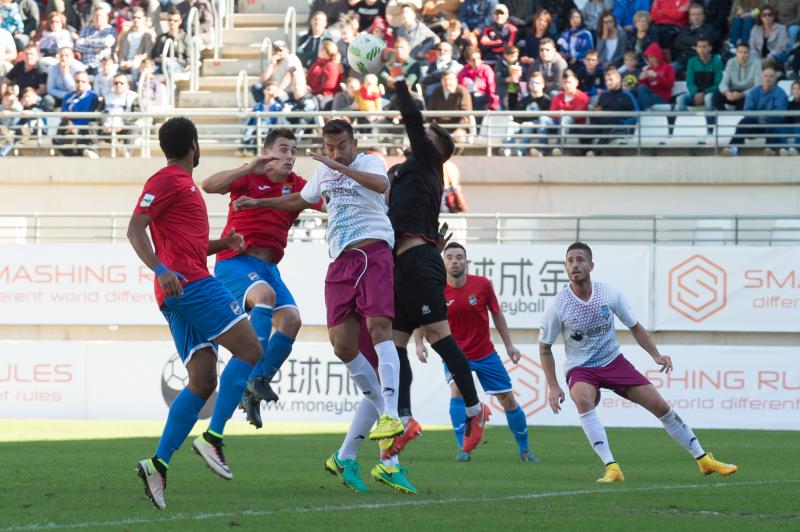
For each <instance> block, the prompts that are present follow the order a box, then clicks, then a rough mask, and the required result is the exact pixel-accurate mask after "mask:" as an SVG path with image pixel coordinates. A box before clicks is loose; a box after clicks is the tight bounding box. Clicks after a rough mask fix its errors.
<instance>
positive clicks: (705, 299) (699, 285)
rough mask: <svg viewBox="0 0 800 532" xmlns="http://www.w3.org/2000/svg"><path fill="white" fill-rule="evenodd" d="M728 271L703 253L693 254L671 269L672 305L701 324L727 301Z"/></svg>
mask: <svg viewBox="0 0 800 532" xmlns="http://www.w3.org/2000/svg"><path fill="white" fill-rule="evenodd" d="M727 291H728V274H727V272H726V271H725V269H724V268H723V267H722V266H720V265H718V264H714V263H713V262H711V261H710V260H708V259H707V258H706V257H704V256H702V255H693V256H691V257H689V258H688V259H686V260H685V261H683V262H681V263H680V264H678V265H676V266H675V267H673V268H672V269H671V270H670V271H669V306H670V307H672V308H673V309H674V310H675V311H677V312H678V313H680V314H682V315H684V316H686V317H687V318H689V319H690V320H692V321H694V322H696V323H699V322H701V321H703V320H705V319H707V318H708V317H709V316H712V315H713V314H715V313H717V312H719V311H720V310H722V309H723V308H724V307H725V305H726V303H727Z"/></svg>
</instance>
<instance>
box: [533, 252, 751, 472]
mask: <svg viewBox="0 0 800 532" xmlns="http://www.w3.org/2000/svg"><path fill="white" fill-rule="evenodd" d="M593 269H594V263H593V262H592V250H591V249H590V248H589V246H587V245H586V244H584V243H583V242H575V243H574V244H572V245H570V246H569V247H568V248H567V262H566V271H567V275H568V276H569V280H570V283H569V285H568V286H566V287H564V289H563V290H561V292H559V293H558V295H557V296H556V297H555V298H553V300H552V301H551V302H550V304H549V305H548V307H547V310H546V311H545V315H544V318H543V319H542V326H541V329H540V332H539V354H540V356H541V360H542V368H543V369H544V372H545V375H546V377H547V384H548V386H549V387H550V394H549V397H548V400H549V403H550V408H552V409H553V412H554V413H556V414H557V413H558V412H559V411H560V410H561V406H560V405H561V403H563V402H564V392H563V391H562V390H561V387H560V386H559V384H558V379H557V377H556V369H555V362H554V359H553V351H552V349H551V348H552V346H553V343H554V342H555V341H556V338H557V337H558V335H559V334H561V335H562V337H563V338H564V349H565V351H566V364H565V367H564V371H565V373H566V378H567V386H569V394H570V396H571V397H572V400H573V401H574V402H575V406H576V407H577V408H578V413H579V414H580V421H581V426H582V427H583V432H584V433H585V434H586V437H587V438H588V440H589V444H590V445H591V446H592V449H594V451H595V453H597V456H599V457H600V459H601V460H602V461H603V463H604V464H605V474H604V475H603V477H602V478H600V479H598V480H597V481H598V482H604V483H609V482H622V481H624V480H625V477H624V476H623V474H622V470H621V469H620V467H619V464H617V462H616V461H615V460H614V456H613V455H612V454H611V448H610V446H609V444H608V438H607V437H606V430H605V428H604V427H603V423H602V422H601V421H600V418H598V417H597V413H596V412H595V406H596V405H597V403H598V402H599V400H600V388H607V389H610V390H613V391H614V393H616V394H618V395H620V396H621V397H624V398H626V399H628V400H630V401H633V402H634V403H636V404H639V405H641V406H643V407H644V408H646V409H647V410H648V411H649V412H651V413H652V414H653V415H654V416H656V417H657V418H658V419H659V420H660V421H661V423H662V424H663V425H664V428H665V429H666V431H667V432H668V433H669V435H670V436H672V437H673V438H674V439H675V441H677V442H678V443H680V444H681V445H682V446H683V447H684V448H685V449H686V450H687V451H689V453H691V455H692V456H693V457H694V458H695V459H696V460H697V463H698V467H699V468H700V473H702V474H703V475H710V474H711V473H719V474H720V475H723V476H728V475H730V474H732V473H735V472H736V469H737V468H736V466H735V465H733V464H725V463H722V462H719V461H717V460H715V459H714V457H713V456H712V455H711V454H710V453H706V452H705V451H704V450H703V447H702V446H701V445H700V440H698V439H697V437H696V436H695V435H694V432H692V429H691V428H689V427H688V426H687V425H686V424H685V423H684V422H683V420H682V419H681V418H680V417H678V414H676V413H675V411H673V410H672V409H671V408H670V406H669V404H668V403H667V402H666V401H665V400H664V399H663V398H662V397H661V395H660V394H659V393H658V391H656V389H655V387H654V386H653V385H652V384H651V383H650V381H649V380H647V378H646V377H645V376H644V375H642V374H641V373H639V372H638V371H637V370H636V368H634V367H633V365H632V364H631V363H630V362H628V360H627V359H626V358H625V357H624V356H623V354H622V353H620V350H619V349H620V347H619V344H618V343H617V341H616V339H615V336H614V316H615V315H616V316H617V317H618V318H619V319H620V321H622V323H624V324H625V326H626V327H628V328H629V329H630V330H631V333H632V334H633V338H634V339H635V340H636V343H637V344H639V346H640V347H641V348H642V349H644V350H645V351H647V352H648V353H649V354H650V356H652V357H653V360H654V361H655V363H656V364H658V365H659V366H661V371H662V372H667V373H668V372H670V371H672V360H671V359H670V357H668V356H664V355H661V353H659V351H658V347H657V346H656V344H655V342H654V341H653V338H652V337H651V336H650V333H648V332H647V329H645V328H644V327H643V326H642V325H641V324H640V323H639V322H637V321H636V318H635V317H634V315H633V311H632V310H631V308H630V306H629V305H628V302H627V301H626V300H625V297H624V296H623V295H622V294H621V293H620V292H619V291H618V290H617V289H616V288H615V287H613V286H611V285H608V284H605V283H599V282H592V280H591V272H592V270H593Z"/></svg>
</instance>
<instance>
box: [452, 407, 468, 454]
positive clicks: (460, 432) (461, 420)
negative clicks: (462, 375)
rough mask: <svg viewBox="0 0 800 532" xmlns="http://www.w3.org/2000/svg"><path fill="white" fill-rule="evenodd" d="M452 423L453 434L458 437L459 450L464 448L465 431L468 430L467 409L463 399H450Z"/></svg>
mask: <svg viewBox="0 0 800 532" xmlns="http://www.w3.org/2000/svg"><path fill="white" fill-rule="evenodd" d="M450 422H451V423H453V433H454V434H455V435H456V442H458V448H459V449H461V448H463V447H464V430H466V428H467V407H466V405H465V404H464V398H463V397H451V398H450Z"/></svg>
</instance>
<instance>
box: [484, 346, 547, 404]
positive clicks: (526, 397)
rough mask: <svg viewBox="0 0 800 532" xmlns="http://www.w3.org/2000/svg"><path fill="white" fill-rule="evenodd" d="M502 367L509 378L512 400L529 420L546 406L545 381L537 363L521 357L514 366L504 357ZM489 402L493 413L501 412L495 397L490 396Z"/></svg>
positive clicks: (542, 371) (524, 356)
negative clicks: (514, 400) (515, 401)
mask: <svg viewBox="0 0 800 532" xmlns="http://www.w3.org/2000/svg"><path fill="white" fill-rule="evenodd" d="M504 365H505V367H506V369H507V370H508V375H509V376H510V377H511V384H512V389H513V393H514V398H515V399H516V400H517V403H519V406H520V407H521V408H522V411H523V412H525V417H527V418H530V417H532V416H533V415H534V414H536V413H537V412H539V411H540V410H542V409H543V408H544V407H546V406H547V392H548V387H547V379H546V378H545V375H544V370H543V369H542V366H540V365H539V363H538V362H535V361H534V360H533V359H532V358H530V357H528V356H526V355H522V358H521V359H520V361H519V364H517V365H514V363H513V362H511V359H510V358H508V357H505V361H504ZM490 402H491V403H492V407H494V409H495V411H499V412H502V411H503V407H502V406H501V405H500V402H499V401H498V400H497V398H495V396H491V398H490Z"/></svg>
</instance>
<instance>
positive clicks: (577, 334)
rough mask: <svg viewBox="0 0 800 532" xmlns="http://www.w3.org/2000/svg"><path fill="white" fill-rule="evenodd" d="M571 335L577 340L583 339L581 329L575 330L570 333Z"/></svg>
mask: <svg viewBox="0 0 800 532" xmlns="http://www.w3.org/2000/svg"><path fill="white" fill-rule="evenodd" d="M569 337H570V338H572V339H573V340H575V341H576V342H580V341H581V340H583V333H582V332H580V331H575V332H574V333H572V334H570V335H569Z"/></svg>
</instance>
